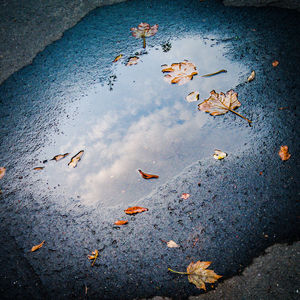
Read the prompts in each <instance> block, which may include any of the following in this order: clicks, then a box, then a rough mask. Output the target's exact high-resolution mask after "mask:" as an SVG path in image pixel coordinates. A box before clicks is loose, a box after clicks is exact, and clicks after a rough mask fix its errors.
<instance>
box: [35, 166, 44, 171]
mask: <svg viewBox="0 0 300 300" xmlns="http://www.w3.org/2000/svg"><path fill="white" fill-rule="evenodd" d="M44 168H45V167H35V168H33V170H35V171H40V170H43V169H44Z"/></svg>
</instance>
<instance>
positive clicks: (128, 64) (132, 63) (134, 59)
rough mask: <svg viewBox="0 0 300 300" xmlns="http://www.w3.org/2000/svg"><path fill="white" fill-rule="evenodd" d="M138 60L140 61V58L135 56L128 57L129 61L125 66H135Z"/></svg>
mask: <svg viewBox="0 0 300 300" xmlns="http://www.w3.org/2000/svg"><path fill="white" fill-rule="evenodd" d="M139 59H140V58H139V57H137V56H134V57H130V58H129V60H128V62H127V64H126V66H133V65H136V64H137V63H138V61H139Z"/></svg>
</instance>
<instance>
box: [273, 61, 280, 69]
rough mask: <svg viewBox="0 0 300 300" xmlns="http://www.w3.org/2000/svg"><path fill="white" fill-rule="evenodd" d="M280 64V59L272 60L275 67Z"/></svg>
mask: <svg viewBox="0 0 300 300" xmlns="http://www.w3.org/2000/svg"><path fill="white" fill-rule="evenodd" d="M278 65H279V61H278V60H274V61H273V62H272V66H273V67H274V68H275V67H277V66H278Z"/></svg>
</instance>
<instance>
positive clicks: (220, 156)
mask: <svg viewBox="0 0 300 300" xmlns="http://www.w3.org/2000/svg"><path fill="white" fill-rule="evenodd" d="M226 156H227V153H225V152H223V151H221V150H215V154H214V159H219V160H220V159H223V158H225V157H226Z"/></svg>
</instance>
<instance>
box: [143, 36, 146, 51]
mask: <svg viewBox="0 0 300 300" xmlns="http://www.w3.org/2000/svg"><path fill="white" fill-rule="evenodd" d="M143 48H144V49H145V48H146V37H144V36H143Z"/></svg>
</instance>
